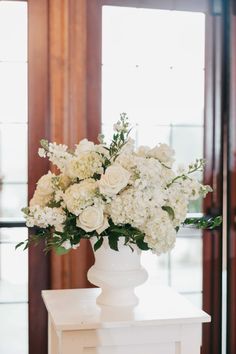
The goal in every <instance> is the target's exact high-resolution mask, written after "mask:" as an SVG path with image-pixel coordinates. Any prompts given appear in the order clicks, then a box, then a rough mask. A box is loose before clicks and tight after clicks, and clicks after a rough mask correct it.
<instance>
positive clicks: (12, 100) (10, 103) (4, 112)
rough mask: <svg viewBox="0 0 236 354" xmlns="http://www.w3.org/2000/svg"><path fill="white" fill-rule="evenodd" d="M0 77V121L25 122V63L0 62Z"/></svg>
mask: <svg viewBox="0 0 236 354" xmlns="http://www.w3.org/2000/svg"><path fill="white" fill-rule="evenodd" d="M0 4H1V3H0ZM0 78H1V79H0V97H1V105H0V122H26V121H27V64H26V63H13V62H8V63H5V62H4V63H1V62H0Z"/></svg>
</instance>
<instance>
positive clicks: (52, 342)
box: [48, 316, 59, 354]
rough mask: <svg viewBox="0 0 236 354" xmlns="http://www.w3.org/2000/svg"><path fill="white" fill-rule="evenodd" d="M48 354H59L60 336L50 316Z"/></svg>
mask: <svg viewBox="0 0 236 354" xmlns="http://www.w3.org/2000/svg"><path fill="white" fill-rule="evenodd" d="M48 354H59V348H58V335H57V332H56V331H55V328H54V325H53V323H52V320H51V318H50V316H49V317H48Z"/></svg>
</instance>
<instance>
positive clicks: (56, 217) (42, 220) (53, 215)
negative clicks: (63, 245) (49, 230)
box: [26, 205, 66, 228]
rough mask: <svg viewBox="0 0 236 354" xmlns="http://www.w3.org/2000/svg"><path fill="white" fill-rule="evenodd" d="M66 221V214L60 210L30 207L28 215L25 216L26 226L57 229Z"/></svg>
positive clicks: (36, 206)
mask: <svg viewBox="0 0 236 354" xmlns="http://www.w3.org/2000/svg"><path fill="white" fill-rule="evenodd" d="M65 220H66V214H65V212H64V210H63V209H62V208H50V207H40V206H38V205H35V206H30V209H29V215H27V216H26V224H27V226H29V225H30V227H32V226H38V227H42V228H45V227H48V226H54V227H58V226H59V225H62V224H63V223H64V222H65Z"/></svg>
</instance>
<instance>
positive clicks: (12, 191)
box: [0, 184, 27, 218]
mask: <svg viewBox="0 0 236 354" xmlns="http://www.w3.org/2000/svg"><path fill="white" fill-rule="evenodd" d="M0 188H1V190H0V196H1V199H0V217H1V218H19V217H22V212H21V209H22V207H24V206H26V204H27V184H3V185H1V186H0Z"/></svg>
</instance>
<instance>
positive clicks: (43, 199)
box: [30, 189, 52, 207]
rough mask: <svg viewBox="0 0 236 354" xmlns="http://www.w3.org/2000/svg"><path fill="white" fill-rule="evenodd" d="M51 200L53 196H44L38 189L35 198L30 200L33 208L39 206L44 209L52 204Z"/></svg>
mask: <svg viewBox="0 0 236 354" xmlns="http://www.w3.org/2000/svg"><path fill="white" fill-rule="evenodd" d="M51 198H52V196H51V194H42V193H41V191H40V190H38V189H36V191H35V192H34V195H33V198H32V199H31V200H30V206H31V207H33V206H36V205H38V206H40V207H44V206H46V205H47V204H48V203H49V202H50V200H51Z"/></svg>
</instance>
